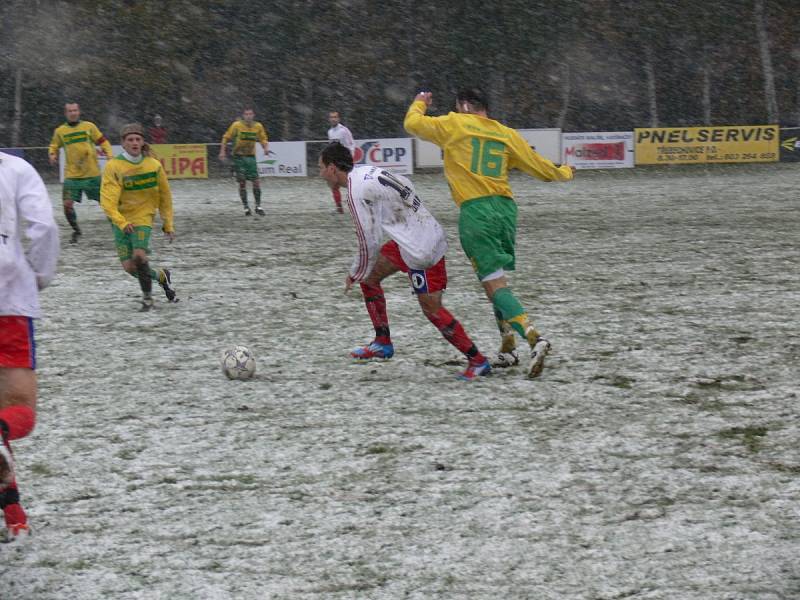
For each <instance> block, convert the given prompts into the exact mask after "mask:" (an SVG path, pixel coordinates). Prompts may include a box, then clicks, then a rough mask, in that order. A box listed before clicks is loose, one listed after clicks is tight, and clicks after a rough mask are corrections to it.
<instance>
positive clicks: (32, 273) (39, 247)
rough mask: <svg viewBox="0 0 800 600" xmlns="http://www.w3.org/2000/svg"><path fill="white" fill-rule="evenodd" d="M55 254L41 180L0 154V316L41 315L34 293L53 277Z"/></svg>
mask: <svg viewBox="0 0 800 600" xmlns="http://www.w3.org/2000/svg"><path fill="white" fill-rule="evenodd" d="M23 238H27V242H26V244H25V246H23ZM25 247H27V250H26V249H25ZM58 252H59V243H58V225H56V222H55V220H54V219H53V206H52V204H51V203H50V197H49V196H48V195H47V190H46V189H45V187H44V182H42V178H41V177H39V174H38V173H37V172H36V169H34V168H33V167H32V166H31V165H30V164H29V163H28V162H26V161H25V160H23V159H21V158H19V157H17V156H12V155H10V154H5V153H4V152H0V315H15V316H23V317H39V316H41V315H40V307H39V293H38V291H39V290H40V289H42V288H44V287H46V286H47V285H48V284H49V283H50V282H51V281H52V279H53V277H55V274H56V263H57V262H58Z"/></svg>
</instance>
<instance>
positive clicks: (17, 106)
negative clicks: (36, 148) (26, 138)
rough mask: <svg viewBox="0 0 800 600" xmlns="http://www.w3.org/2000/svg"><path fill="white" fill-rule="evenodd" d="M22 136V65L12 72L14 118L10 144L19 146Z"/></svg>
mask: <svg viewBox="0 0 800 600" xmlns="http://www.w3.org/2000/svg"><path fill="white" fill-rule="evenodd" d="M21 136H22V67H17V68H16V70H15V72H14V120H13V121H12V122H11V145H12V146H14V147H15V148H18V147H19V146H20V143H19V141H20V138H21Z"/></svg>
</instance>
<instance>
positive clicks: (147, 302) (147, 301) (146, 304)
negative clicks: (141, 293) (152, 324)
mask: <svg viewBox="0 0 800 600" xmlns="http://www.w3.org/2000/svg"><path fill="white" fill-rule="evenodd" d="M153 306H154V303H153V298H152V297H151V296H147V297H145V298H142V307H141V308H140V309H139V312H147V311H149V310H152V309H153Z"/></svg>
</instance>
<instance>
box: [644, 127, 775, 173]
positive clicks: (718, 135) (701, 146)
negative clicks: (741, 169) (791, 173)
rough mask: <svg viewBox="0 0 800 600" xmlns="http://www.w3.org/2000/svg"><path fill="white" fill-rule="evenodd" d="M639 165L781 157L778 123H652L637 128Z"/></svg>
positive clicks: (745, 160) (741, 161) (760, 160)
mask: <svg viewBox="0 0 800 600" xmlns="http://www.w3.org/2000/svg"><path fill="white" fill-rule="evenodd" d="M633 137H634V149H635V155H636V164H637V165H664V164H671V165H687V164H700V163H751V162H775V161H777V160H778V143H779V139H780V136H779V134H778V126H777V125H739V126H732V127H727V126H726V127H651V128H641V129H638V128H637V129H635V130H634V136H633Z"/></svg>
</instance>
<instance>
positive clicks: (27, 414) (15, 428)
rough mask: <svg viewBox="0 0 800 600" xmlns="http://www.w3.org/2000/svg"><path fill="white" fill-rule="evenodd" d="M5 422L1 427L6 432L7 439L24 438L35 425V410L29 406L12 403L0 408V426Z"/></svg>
mask: <svg viewBox="0 0 800 600" xmlns="http://www.w3.org/2000/svg"><path fill="white" fill-rule="evenodd" d="M2 423H5V427H3V429H5V430H6V432H7V437H6V439H7V440H8V441H11V440H18V439H19V438H24V437H25V436H26V435H28V434H29V433H30V432H31V431H33V427H34V425H36V411H35V410H33V409H32V408H31V407H30V406H23V405H22V404H14V405H12V406H7V407H5V408H3V409H0V426H2Z"/></svg>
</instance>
